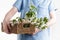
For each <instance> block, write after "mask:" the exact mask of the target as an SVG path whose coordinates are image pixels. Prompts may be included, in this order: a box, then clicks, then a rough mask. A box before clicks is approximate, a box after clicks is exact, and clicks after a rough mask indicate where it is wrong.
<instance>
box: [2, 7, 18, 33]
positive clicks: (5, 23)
mask: <svg viewBox="0 0 60 40" xmlns="http://www.w3.org/2000/svg"><path fill="white" fill-rule="evenodd" d="M17 11H18V10H17V8H16V7H13V8H11V10H10V11H8V13H7V14H6V15H5V18H4V20H3V31H4V32H6V33H8V34H9V33H10V26H9V20H10V19H11V18H12V17H13V16H14V15H15V13H16V12H17Z"/></svg>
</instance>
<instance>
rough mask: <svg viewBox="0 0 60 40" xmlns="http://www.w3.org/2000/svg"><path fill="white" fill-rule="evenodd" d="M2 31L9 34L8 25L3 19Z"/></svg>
mask: <svg viewBox="0 0 60 40" xmlns="http://www.w3.org/2000/svg"><path fill="white" fill-rule="evenodd" d="M2 26H3V31H4V32H5V33H7V34H10V29H11V28H10V25H9V22H8V21H3V25H2Z"/></svg>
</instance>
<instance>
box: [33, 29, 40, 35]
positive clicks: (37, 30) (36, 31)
mask: <svg viewBox="0 0 60 40" xmlns="http://www.w3.org/2000/svg"><path fill="white" fill-rule="evenodd" d="M39 31H40V29H38V28H35V32H34V33H33V34H32V35H35V34H36V33H38V32H39Z"/></svg>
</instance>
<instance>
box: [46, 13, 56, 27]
mask: <svg viewBox="0 0 60 40" xmlns="http://www.w3.org/2000/svg"><path fill="white" fill-rule="evenodd" d="M55 22H56V15H55V13H54V12H51V13H50V20H49V21H48V22H47V26H51V25H52V24H54V23H55Z"/></svg>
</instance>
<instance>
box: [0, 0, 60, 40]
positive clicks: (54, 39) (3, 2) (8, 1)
mask: <svg viewBox="0 0 60 40" xmlns="http://www.w3.org/2000/svg"><path fill="white" fill-rule="evenodd" d="M15 1H16V0H0V23H1V22H2V21H3V19H4V16H5V14H6V13H7V12H8V11H9V10H10V9H11V8H12V5H13V4H14V2H15ZM54 4H55V7H56V8H57V9H58V10H57V11H56V18H57V21H56V23H55V24H54V25H52V27H51V31H50V32H51V35H50V36H51V40H60V31H59V30H60V1H59V0H54ZM16 16H19V13H16V15H15V16H14V17H16ZM14 17H13V18H14ZM0 40H17V35H16V34H6V33H3V32H1V25H0Z"/></svg>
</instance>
